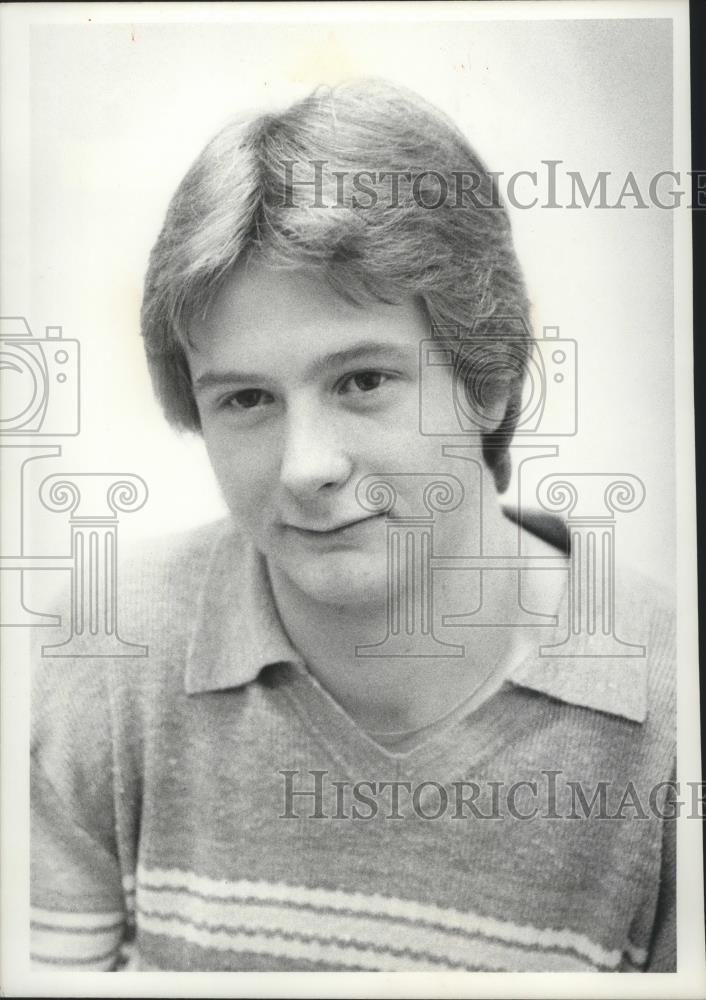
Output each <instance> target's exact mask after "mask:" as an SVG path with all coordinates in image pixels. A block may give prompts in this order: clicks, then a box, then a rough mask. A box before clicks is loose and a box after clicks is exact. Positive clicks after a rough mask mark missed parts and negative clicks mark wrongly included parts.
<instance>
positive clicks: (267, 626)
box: [185, 526, 647, 722]
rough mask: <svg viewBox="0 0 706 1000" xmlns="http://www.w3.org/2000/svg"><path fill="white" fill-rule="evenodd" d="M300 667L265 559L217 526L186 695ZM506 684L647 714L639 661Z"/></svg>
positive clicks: (539, 662) (515, 674) (593, 661)
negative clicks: (275, 667) (281, 667)
mask: <svg viewBox="0 0 706 1000" xmlns="http://www.w3.org/2000/svg"><path fill="white" fill-rule="evenodd" d="M273 663H290V664H292V665H294V666H297V667H298V668H299V669H302V670H303V669H305V664H304V661H303V660H302V657H301V656H300V655H299V653H298V652H297V651H296V650H295V648H294V647H293V645H292V643H291V642H290V641H289V639H288V637H287V635H286V633H285V631H284V627H283V626H282V622H281V621H280V618H279V615H278V613H277V609H276V607H275V604H274V599H273V596H272V591H271V589H270V583H269V577H268V573H267V567H266V564H265V560H264V558H263V557H262V555H260V553H258V552H257V550H256V549H255V548H254V546H253V545H252V544H250V543H249V542H247V541H245V540H244V539H243V538H242V536H240V535H239V534H237V533H236V532H234V531H233V530H232V528H231V527H230V526H228V527H227V528H224V529H223V531H221V532H220V533H219V535H218V538H217V540H216V543H215V545H214V546H213V549H212V552H211V558H210V562H209V566H208V569H207V572H206V575H205V578H204V581H203V583H202V586H201V590H200V594H199V600H198V608H197V618H196V623H195V627H194V630H193V633H192V637H191V642H190V643H189V647H188V650H187V656H186V674H185V690H186V693H187V694H202V693H205V692H215V691H223V690H226V689H229V688H234V687H242V686H244V685H246V684H249V683H251V682H252V681H254V680H255V679H256V678H257V677H258V675H259V674H260V671H261V670H262V669H263V668H264V667H265V666H268V665H269V664H273ZM506 680H507V681H508V682H510V683H511V684H514V685H516V686H519V687H523V688H529V689H530V690H533V691H535V692H537V693H539V694H543V695H546V696H548V697H550V698H555V699H558V700H560V701H562V702H565V703H567V704H571V705H577V706H580V707H583V708H588V709H592V710H595V711H599V712H608V713H610V714H612V715H618V716H622V717H623V718H625V719H629V720H630V721H633V722H643V721H644V720H645V718H646V715H647V681H646V665H645V661H644V659H642V658H624V657H621V658H619V659H617V658H613V657H607V658H597V657H571V658H561V657H546V656H539V655H538V654H537V655H535V656H528V657H524V658H522V659H521V660H520V661H519V662H516V663H515V665H514V666H513V667H512V669H511V670H510V671H509V672H508V674H507V676H506Z"/></svg>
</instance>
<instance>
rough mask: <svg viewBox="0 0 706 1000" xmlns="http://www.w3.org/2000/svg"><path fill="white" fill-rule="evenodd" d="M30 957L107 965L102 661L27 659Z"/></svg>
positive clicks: (115, 947)
mask: <svg viewBox="0 0 706 1000" xmlns="http://www.w3.org/2000/svg"><path fill="white" fill-rule="evenodd" d="M35 662H37V663H38V666H37V669H36V671H35V675H34V678H33V681H34V685H33V699H32V747H31V779H30V780H31V803H32V818H31V921H32V923H31V959H32V967H33V969H35V970H49V969H54V970H57V971H58V970H65V969H77V970H78V969H82V970H106V971H107V970H110V969H113V968H115V967H116V966H117V964H118V962H119V950H120V945H121V942H122V940H123V937H124V929H125V926H126V908H125V903H124V891H123V890H124V886H123V880H122V877H121V869H120V864H119V860H118V847H117V838H116V833H115V805H114V795H113V768H112V757H113V754H112V744H111V725H110V709H109V704H108V695H107V684H106V682H105V681H106V678H105V671H106V670H107V669H108V667H107V665H106V663H105V661H102V662H101V661H100V660H95V659H93V660H89V659H85V660H60V659H58V658H52V659H44V660H41V659H39V660H35Z"/></svg>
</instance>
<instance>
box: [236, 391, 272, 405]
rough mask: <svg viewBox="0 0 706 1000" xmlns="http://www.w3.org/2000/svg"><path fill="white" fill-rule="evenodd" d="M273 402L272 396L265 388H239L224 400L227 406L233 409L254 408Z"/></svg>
mask: <svg viewBox="0 0 706 1000" xmlns="http://www.w3.org/2000/svg"><path fill="white" fill-rule="evenodd" d="M271 402H272V396H271V395H270V393H269V392H265V390H264V389H239V390H238V392H233V393H231V394H230V396H228V397H227V398H226V399H225V400H224V404H225V406H226V407H228V408H230V409H232V410H253V409H255V408H256V407H258V406H266V405H267V404H268V403H271Z"/></svg>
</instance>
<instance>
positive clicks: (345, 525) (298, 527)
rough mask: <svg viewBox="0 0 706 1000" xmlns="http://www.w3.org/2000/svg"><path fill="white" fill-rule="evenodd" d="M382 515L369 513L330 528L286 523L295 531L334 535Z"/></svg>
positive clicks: (286, 526)
mask: <svg viewBox="0 0 706 1000" xmlns="http://www.w3.org/2000/svg"><path fill="white" fill-rule="evenodd" d="M375 517H380V515H379V514H369V515H367V516H366V517H357V518H356V519H355V520H353V521H344V522H342V523H341V524H335V525H333V526H332V527H330V528H309V527H305V526H304V525H301V524H285V525H284V527H285V528H293V529H294V530H295V531H302V532H304V534H306V535H334V534H336V533H337V532H339V531H345V529H346V528H352V527H353V526H354V525H356V524H363V523H364V522H365V521H372V520H373V518H375Z"/></svg>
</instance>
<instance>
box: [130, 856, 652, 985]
mask: <svg viewBox="0 0 706 1000" xmlns="http://www.w3.org/2000/svg"><path fill="white" fill-rule="evenodd" d="M137 898H138V913H139V916H138V923H139V926H140V927H141V928H143V929H149V930H150V931H151V932H152V933H156V934H166V935H168V936H169V935H173V936H176V937H180V938H184V939H187V940H191V941H192V942H193V943H195V944H198V945H200V946H201V947H206V948H215V949H217V950H234V951H237V950H250V951H253V950H258V949H254V948H253V940H252V938H253V935H254V934H256V935H259V939H258V944H259V946H260V948H259V950H260V951H267V952H270V953H273V954H274V953H277V954H282V953H283V952H282V950H281V949H282V947H283V942H288V945H289V946H292V947H293V946H294V944H296V946H297V947H296V948H295V950H296V952H297V955H296V956H295V955H293V954H292V952H291V950H286V951H285V952H284V953H285V954H287V955H289V956H290V957H300V955H299V953H300V951H301V947H303V946H304V945H305V944H307V943H308V944H309V945H311V946H313V945H314V944H316V946H317V948H318V947H319V946H322V947H323V946H327V947H331V948H334V949H337V950H336V958H335V961H336V962H338V963H340V964H346V963H345V962H344V961H343V957H342V953H341V949H342V948H347V949H349V950H350V951H351V954H350V955H349V956H348V958H349V959H350V960H354V961H353V962H352V964H355V965H362V966H363V967H375V968H380V967H383V966H382V965H381V956H384V955H387V956H388V957H389V958H390V959H399V958H400V957H402V956H406V957H407V958H408V959H413V958H415V957H419V959H420V960H422V961H424V962H425V963H426V966H425V967H428V966H429V963H430V962H431V963H434V964H443V965H447V966H448V967H451V968H457V967H463V968H468V967H469V963H471V964H473V959H474V957H477V960H478V963H479V966H480V965H482V967H483V968H490V967H494V968H511V969H519V968H522V969H526V970H537V971H539V970H546V971H549V970H550V969H557V970H558V969H563V970H566V971H570V970H578V969H590V968H602V969H615V968H617V967H618V966H619V964H620V962H621V959H622V953H621V952H620V951H617V950H613V951H608V950H607V949H605V948H603V947H601V946H600V945H599V944H597V943H596V942H594V941H592V940H590V939H589V938H588V937H587V936H585V935H582V934H578V933H576V932H575V931H572V930H570V929H568V928H567V929H559V930H557V929H543V928H537V927H533V926H531V925H527V924H523V925H520V924H514V923H512V922H511V921H508V920H498V919H494V918H490V917H486V916H483V915H480V914H477V913H473V912H464V911H460V910H456V909H452V908H445V907H441V906H436V905H434V904H428V903H420V902H417V901H414V900H409V899H400V898H394V897H389V896H381V895H378V894H370V895H366V894H363V893H358V892H352V893H348V892H343V891H340V890H329V889H312V888H310V887H307V886H293V885H287V884H285V883H281V882H278V883H269V882H263V881H258V882H255V881H249V880H239V881H233V882H229V881H226V880H214V879H209V878H206V877H204V876H199V875H197V874H195V873H193V872H188V871H181V870H178V869H162V868H159V869H141V870H140V872H139V877H138V896H137ZM304 932H305V934H304ZM304 937H306V941H304V940H303V938H304ZM241 938H245V940H244V941H241V943H240V944H238V945H236V944H235V943H234V942H235V941H236V940H239V939H241ZM263 939H266V940H263ZM267 941H269V943H270V945H271V947H266V942H267ZM275 946H276V951H275V950H273V949H274V948H275ZM315 950H316V949H315ZM491 951H492V959H491ZM359 952H365V953H366V955H365V956H363V959H364V960H363V959H361V955H360V954H359ZM367 953H370V954H369V955H368V954H367ZM372 956H374V961H373V958H372ZM631 959H632V960H633V961H635V962H636V963H637V964H641V962H643V961H644V960H645V959H646V955H645V954H644V952H643V951H642V949H637V948H635V947H634V946H631ZM370 963H372V965H371V964H370ZM384 967H387V966H384ZM395 967H396V968H399V967H400V966H399V964H398V965H396V966H395ZM404 967H407V968H408V967H409V963H408V962H407V963H406V964H405V965H404Z"/></svg>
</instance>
